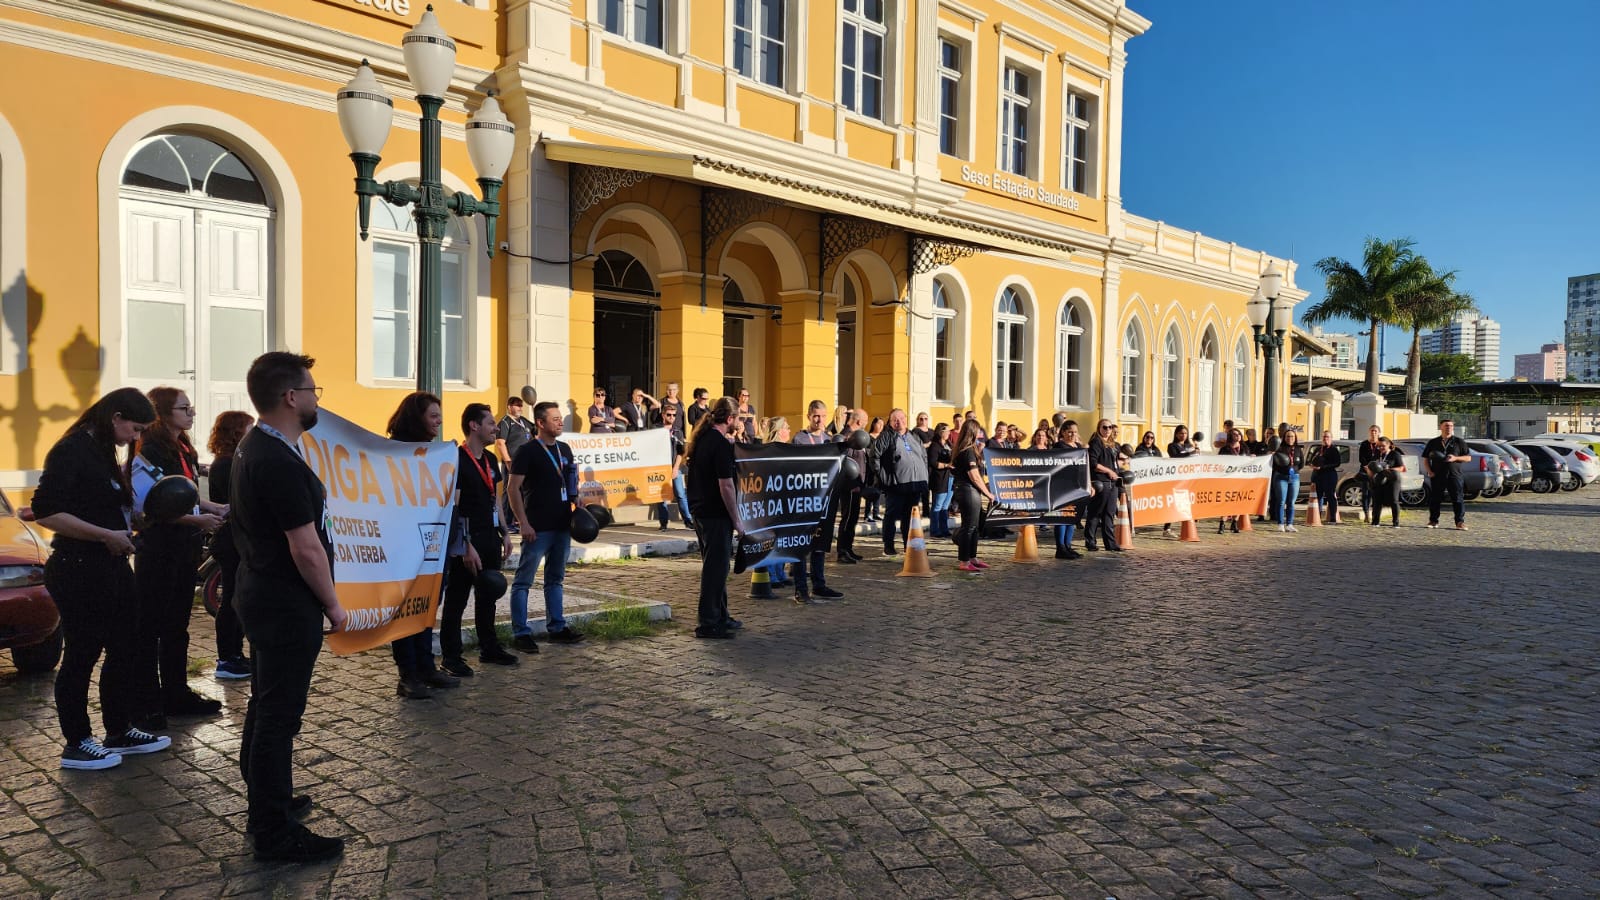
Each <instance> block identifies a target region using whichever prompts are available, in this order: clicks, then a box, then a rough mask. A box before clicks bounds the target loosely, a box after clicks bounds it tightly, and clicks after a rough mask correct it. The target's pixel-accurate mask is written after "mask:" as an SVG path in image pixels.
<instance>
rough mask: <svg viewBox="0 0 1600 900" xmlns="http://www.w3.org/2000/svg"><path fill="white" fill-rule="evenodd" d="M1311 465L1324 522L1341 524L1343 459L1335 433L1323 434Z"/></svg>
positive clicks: (1313, 453) (1313, 452) (1312, 477)
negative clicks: (1340, 482)
mask: <svg viewBox="0 0 1600 900" xmlns="http://www.w3.org/2000/svg"><path fill="white" fill-rule="evenodd" d="M1309 461H1310V463H1311V465H1312V466H1314V467H1315V468H1314V469H1312V472H1311V484H1312V485H1313V486H1314V487H1315V488H1316V491H1317V502H1318V503H1319V504H1321V505H1322V518H1323V521H1325V522H1327V523H1329V524H1330V525H1338V524H1339V465H1340V463H1341V462H1342V461H1343V457H1342V455H1341V454H1340V452H1339V447H1338V446H1337V445H1336V444H1334V442H1333V432H1331V431H1323V432H1322V443H1320V444H1318V445H1317V446H1316V447H1315V448H1313V449H1312V451H1311V454H1310V459H1309Z"/></svg>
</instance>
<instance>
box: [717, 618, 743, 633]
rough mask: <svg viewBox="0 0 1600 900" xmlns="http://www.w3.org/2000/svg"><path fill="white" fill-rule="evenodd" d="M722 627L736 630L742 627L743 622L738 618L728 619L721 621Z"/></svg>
mask: <svg viewBox="0 0 1600 900" xmlns="http://www.w3.org/2000/svg"><path fill="white" fill-rule="evenodd" d="M722 627H723V628H726V629H728V630H729V631H738V630H739V629H741V628H743V627H744V623H743V622H741V621H739V620H738V619H729V620H728V621H726V622H723V623H722Z"/></svg>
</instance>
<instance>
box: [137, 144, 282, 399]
mask: <svg viewBox="0 0 1600 900" xmlns="http://www.w3.org/2000/svg"><path fill="white" fill-rule="evenodd" d="M121 185H122V186H121V190H120V194H119V210H120V218H121V229H120V232H121V239H122V252H121V259H122V272H121V280H122V303H123V310H122V314H123V318H124V321H125V322H126V323H127V324H126V327H125V328H124V329H123V337H122V340H123V346H122V348H121V359H122V366H121V368H122V371H121V372H118V373H114V375H115V377H117V379H118V380H119V381H120V383H121V384H123V385H127V386H131V387H136V388H139V389H140V390H149V389H150V388H153V387H157V386H160V385H171V386H173V387H178V388H182V389H184V390H186V391H187V392H188V394H189V397H190V401H191V402H192V403H193V404H194V406H195V417H196V418H195V421H196V422H197V423H198V425H197V427H199V428H208V427H210V423H211V422H212V421H213V420H214V419H215V417H216V414H217V413H219V412H222V411H224V410H229V409H250V408H251V407H250V398H249V395H248V393H247V392H246V390H245V373H246V371H247V370H248V369H249V366H250V363H251V361H252V360H254V359H255V358H256V357H257V356H259V355H260V354H261V353H263V352H265V351H266V349H267V347H268V346H270V345H271V344H272V342H273V340H274V336H273V335H272V334H270V327H271V325H270V323H271V322H272V321H273V318H274V316H273V312H274V311H273V309H272V308H271V305H272V298H273V285H272V270H273V255H274V249H275V248H274V247H273V245H272V222H273V217H274V209H273V204H272V199H271V198H270V197H269V196H268V195H267V192H266V189H265V188H264V187H263V186H262V183H261V181H260V179H259V178H257V176H256V174H255V173H254V172H253V171H251V169H250V167H249V166H248V165H247V164H246V163H245V162H244V160H242V159H241V158H240V157H239V156H238V155H237V154H235V153H234V152H233V151H231V150H229V149H228V148H226V147H224V146H222V145H221V144H218V143H217V142H215V141H212V140H209V139H207V138H203V137H199V136H197V135H191V134H181V133H167V134H158V135H155V136H153V137H149V138H146V139H144V140H142V141H140V142H139V143H138V144H137V145H135V147H134V149H133V153H132V154H131V155H130V157H129V159H128V162H127V165H126V166H125V167H124V168H123V172H122V180H121Z"/></svg>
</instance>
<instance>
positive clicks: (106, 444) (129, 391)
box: [61, 387, 156, 506]
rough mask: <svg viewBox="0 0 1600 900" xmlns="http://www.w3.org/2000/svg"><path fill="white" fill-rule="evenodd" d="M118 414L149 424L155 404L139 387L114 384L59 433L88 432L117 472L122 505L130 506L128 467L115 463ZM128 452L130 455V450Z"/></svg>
mask: <svg viewBox="0 0 1600 900" xmlns="http://www.w3.org/2000/svg"><path fill="white" fill-rule="evenodd" d="M118 418H122V419H126V420H127V421H129V422H141V423H146V424H148V423H150V422H153V421H155V418H156V408H155V407H154V406H152V405H151V403H150V398H149V397H146V396H145V395H144V394H142V393H140V392H139V389H138V388H131V387H125V388H117V389H116V390H114V391H112V392H111V393H109V394H106V395H105V396H104V397H101V398H100V399H99V400H96V401H95V402H94V405H93V406H90V407H89V408H88V409H86V410H84V411H83V414H82V415H80V416H78V418H77V420H76V421H74V422H73V423H72V424H71V425H69V426H67V431H66V433H65V434H63V435H62V436H61V437H62V438H63V439H66V438H69V437H71V436H72V435H75V434H77V433H78V432H80V431H86V432H88V433H89V435H90V436H91V437H93V438H94V443H95V446H96V447H98V448H99V450H100V453H101V455H102V456H103V457H104V459H105V463H106V465H107V466H109V467H110V468H111V469H112V470H114V471H115V472H116V473H117V478H118V479H119V480H121V482H122V503H123V505H124V506H132V505H133V485H132V483H131V482H130V481H129V480H128V473H127V471H126V470H125V469H124V468H123V467H122V466H119V465H117V438H116V435H115V429H116V427H117V423H116V420H117V419H118ZM129 456H130V458H131V457H132V454H130V455H129Z"/></svg>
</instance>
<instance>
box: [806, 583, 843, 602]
mask: <svg viewBox="0 0 1600 900" xmlns="http://www.w3.org/2000/svg"><path fill="white" fill-rule="evenodd" d="M811 594H812V596H814V597H821V598H822V599H824V600H842V599H844V594H841V593H839V592H838V591H836V590H834V589H833V588H831V587H828V586H827V585H825V584H819V585H816V586H815V587H813V588H812V589H811Z"/></svg>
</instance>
